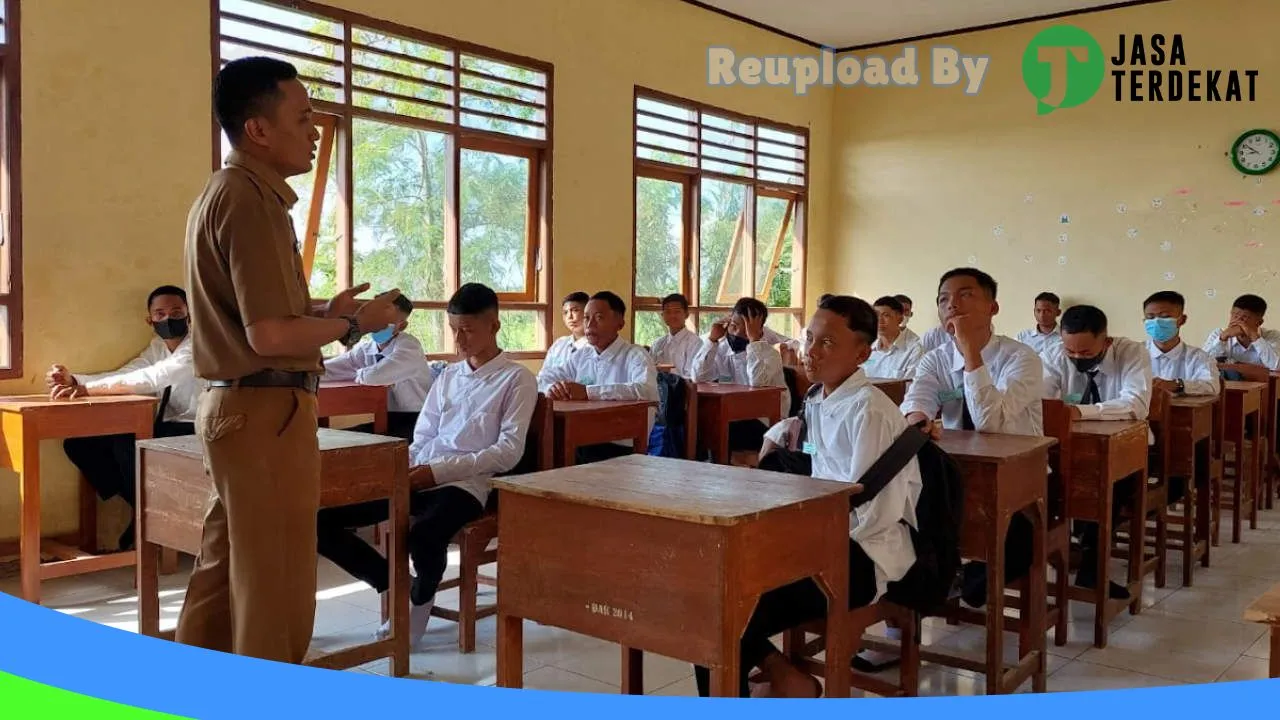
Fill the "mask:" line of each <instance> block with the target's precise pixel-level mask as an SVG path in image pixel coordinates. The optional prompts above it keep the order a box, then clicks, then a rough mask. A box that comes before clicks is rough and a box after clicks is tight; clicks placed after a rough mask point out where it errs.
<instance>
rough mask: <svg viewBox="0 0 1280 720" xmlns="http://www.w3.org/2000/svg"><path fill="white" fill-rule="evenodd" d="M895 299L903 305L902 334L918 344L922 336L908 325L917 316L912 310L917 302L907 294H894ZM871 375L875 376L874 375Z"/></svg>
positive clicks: (909, 340)
mask: <svg viewBox="0 0 1280 720" xmlns="http://www.w3.org/2000/svg"><path fill="white" fill-rule="evenodd" d="M893 299H894V300H897V301H898V304H899V305H901V306H902V323H901V324H902V334H903V335H906V336H907V342H909V343H916V344H917V345H918V344H919V343H920V336H919V335H917V334H915V331H913V330H912V329H911V328H909V327H907V325H908V324H910V322H911V318H912V317H915V313H914V312H912V310H911V308H913V307H914V306H915V303H913V302H912V301H911V298H909V297H907V296H906V295H894V296H893ZM871 377H875V376H874V375H872V376H871Z"/></svg>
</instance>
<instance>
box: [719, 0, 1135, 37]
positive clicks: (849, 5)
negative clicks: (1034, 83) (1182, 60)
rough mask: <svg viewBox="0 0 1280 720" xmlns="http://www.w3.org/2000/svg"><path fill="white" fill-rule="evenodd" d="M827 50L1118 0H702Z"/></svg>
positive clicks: (1084, 7)
mask: <svg viewBox="0 0 1280 720" xmlns="http://www.w3.org/2000/svg"><path fill="white" fill-rule="evenodd" d="M700 2H701V3H702V4H704V5H709V6H712V7H716V8H719V9H721V10H725V11H727V12H731V13H733V14H735V15H739V16H741V17H744V18H748V19H750V20H754V21H756V22H758V23H763V24H765V25H768V26H770V27H772V28H775V29H777V30H781V31H783V32H786V33H790V34H791V35H797V36H799V37H801V38H804V39H805V40H808V41H810V42H814V43H820V44H822V45H824V46H827V47H834V48H847V47H856V46H859V45H871V44H879V43H888V42H890V41H894V40H900V39H903V38H910V37H917V36H920V35H929V34H931V33H942V32H949V31H952V30H960V29H963V28H972V27H976V26H979V25H990V24H992V23H1000V22H1009V21H1013V20H1025V19H1028V18H1034V17H1039V16H1042V15H1051V14H1053V13H1061V12H1069V11H1072V10H1083V9H1088V8H1096V7H1099V6H1102V5H1114V4H1115V3H1116V0H700Z"/></svg>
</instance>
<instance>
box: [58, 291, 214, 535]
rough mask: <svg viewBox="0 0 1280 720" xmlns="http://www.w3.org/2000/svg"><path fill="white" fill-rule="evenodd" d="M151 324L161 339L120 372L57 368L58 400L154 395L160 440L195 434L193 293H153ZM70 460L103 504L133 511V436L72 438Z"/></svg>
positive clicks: (67, 449) (67, 447) (127, 531)
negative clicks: (116, 500) (119, 503)
mask: <svg viewBox="0 0 1280 720" xmlns="http://www.w3.org/2000/svg"><path fill="white" fill-rule="evenodd" d="M146 323H147V324H148V325H150V326H151V328H152V331H153V332H154V333H155V334H156V337H155V338H154V339H152V340H151V344H149V345H148V346H147V348H146V349H145V350H143V351H142V354H141V355H139V356H138V357H136V358H134V359H133V360H132V361H131V362H129V363H128V364H127V365H125V366H124V367H122V368H119V369H118V370H114V371H112V372H108V373H101V374H97V375H85V374H72V373H70V372H68V371H67V368H66V367H65V366H63V365H54V366H53V367H52V368H51V369H50V370H49V372H48V373H47V374H46V375H45V381H46V383H47V384H48V386H49V392H50V396H51V397H53V398H54V399H62V398H67V399H69V398H74V397H83V396H86V395H88V396H92V395H154V396H156V397H159V398H161V404H162V405H163V407H161V408H157V415H156V420H157V422H156V424H155V427H154V428H153V433H154V435H155V437H175V436H180V435H192V434H194V433H195V428H194V425H193V423H194V422H195V419H196V397H197V396H198V395H199V393H200V386H199V383H198V381H197V380H196V376H195V370H194V368H193V366H192V362H191V339H190V338H189V337H188V336H187V330H188V325H187V293H186V291H185V290H183V289H182V288H179V287H174V286H173V285H164V286H161V287H158V288H156V289H155V290H153V291H151V295H150V296H148V297H147V317H146ZM62 447H63V450H64V451H65V452H66V453H67V458H68V459H70V460H71V462H72V463H74V464H75V466H76V467H77V468H79V470H80V472H81V473H83V474H84V476H85V479H86V480H88V481H89V484H90V485H92V486H93V489H94V490H97V491H98V496H99V497H101V498H102V499H103V500H110V499H111V498H113V497H115V496H117V495H119V496H120V497H121V498H123V499H124V501H125V502H127V503H129V506H130V507H133V505H134V501H135V499H136V498H135V497H134V496H135V494H136V493H135V487H136V486H135V482H136V480H135V473H134V466H135V456H134V452H135V451H134V437H133V435H101V436H97V437H83V438H72V439H69V440H65V441H64V442H63V443H62ZM133 536H134V526H133V521H132V520H130V521H129V526H128V528H126V529H125V531H124V534H123V535H121V536H120V549H121V550H128V549H130V548H132V547H133Z"/></svg>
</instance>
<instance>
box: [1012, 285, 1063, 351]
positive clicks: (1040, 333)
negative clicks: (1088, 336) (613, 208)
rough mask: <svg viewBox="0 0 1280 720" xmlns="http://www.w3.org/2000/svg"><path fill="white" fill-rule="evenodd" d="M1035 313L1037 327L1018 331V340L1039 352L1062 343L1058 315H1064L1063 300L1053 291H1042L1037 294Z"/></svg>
mask: <svg viewBox="0 0 1280 720" xmlns="http://www.w3.org/2000/svg"><path fill="white" fill-rule="evenodd" d="M1033 314H1034V315H1035V318H1036V325H1035V327H1031V328H1027V329H1026V330H1023V331H1022V332H1020V333H1018V342H1020V343H1022V344H1024V345H1027V346H1029V347H1030V348H1031V349H1032V350H1035V351H1036V352H1037V353H1043V352H1044V351H1045V350H1048V349H1049V348H1050V347H1051V346H1053V345H1058V344H1060V343H1061V342H1062V336H1061V335H1060V334H1059V333H1058V317H1059V316H1060V315H1062V300H1061V299H1060V298H1059V297H1058V296H1057V295H1055V294H1053V293H1051V292H1042V293H1040V294H1039V295H1037V296H1036V302H1035V308H1034V310H1033Z"/></svg>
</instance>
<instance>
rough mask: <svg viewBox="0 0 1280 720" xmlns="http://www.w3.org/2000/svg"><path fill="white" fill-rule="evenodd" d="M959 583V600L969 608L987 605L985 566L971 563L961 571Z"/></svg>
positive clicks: (984, 564)
mask: <svg viewBox="0 0 1280 720" xmlns="http://www.w3.org/2000/svg"><path fill="white" fill-rule="evenodd" d="M961 574H962V579H961V581H960V599H961V600H963V601H964V604H965V605H968V606H969V607H971V608H981V607H983V606H985V605H986V604H987V565H986V563H978V562H971V563H968V564H966V565H965V566H964V567H963V568H962V570H961Z"/></svg>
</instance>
